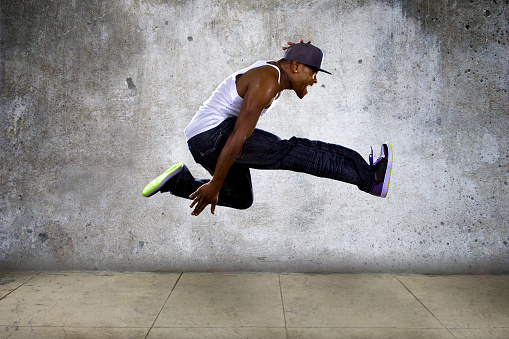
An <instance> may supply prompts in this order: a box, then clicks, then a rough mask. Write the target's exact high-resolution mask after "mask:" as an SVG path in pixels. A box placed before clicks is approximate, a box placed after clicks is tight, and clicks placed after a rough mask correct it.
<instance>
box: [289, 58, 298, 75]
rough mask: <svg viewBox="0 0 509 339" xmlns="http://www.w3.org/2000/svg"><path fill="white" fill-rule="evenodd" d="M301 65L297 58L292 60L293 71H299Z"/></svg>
mask: <svg viewBox="0 0 509 339" xmlns="http://www.w3.org/2000/svg"><path fill="white" fill-rule="evenodd" d="M299 65H300V63H299V62H298V61H296V60H294V61H292V65H291V67H292V68H291V69H292V73H297V71H298V70H299Z"/></svg>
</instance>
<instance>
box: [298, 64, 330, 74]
mask: <svg viewBox="0 0 509 339" xmlns="http://www.w3.org/2000/svg"><path fill="white" fill-rule="evenodd" d="M303 65H306V66H308V67H309V68H311V69H312V70H314V71H316V72H324V73H327V74H330V75H332V73H331V72H329V71H326V70H324V69H321V68H316V67H315V66H311V65H307V64H303Z"/></svg>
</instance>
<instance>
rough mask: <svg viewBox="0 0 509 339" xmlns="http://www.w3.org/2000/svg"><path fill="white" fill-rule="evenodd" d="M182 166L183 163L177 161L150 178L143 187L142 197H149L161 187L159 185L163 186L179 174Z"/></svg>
mask: <svg viewBox="0 0 509 339" xmlns="http://www.w3.org/2000/svg"><path fill="white" fill-rule="evenodd" d="M183 166H184V164H183V163H181V162H179V163H178V164H176V165H174V166H173V167H171V168H169V169H168V170H166V171H165V172H164V173H163V174H161V175H160V176H158V177H157V178H155V179H154V180H152V181H151V182H150V183H149V184H148V185H147V186H145V188H144V189H143V193H142V194H143V196H144V197H147V198H148V197H150V196H152V195H154V194H156V193H157V192H159V190H160V189H161V187H163V186H164V184H166V183H167V182H168V180H170V179H171V178H173V177H174V176H176V175H177V174H179V173H180V172H181V171H182V167H183Z"/></svg>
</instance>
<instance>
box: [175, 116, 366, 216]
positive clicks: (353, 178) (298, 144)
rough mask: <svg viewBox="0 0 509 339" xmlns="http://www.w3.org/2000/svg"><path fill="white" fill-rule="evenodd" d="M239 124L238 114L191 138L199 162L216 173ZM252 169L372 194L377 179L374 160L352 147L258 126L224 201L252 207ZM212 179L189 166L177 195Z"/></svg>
mask: <svg viewBox="0 0 509 339" xmlns="http://www.w3.org/2000/svg"><path fill="white" fill-rule="evenodd" d="M235 122H236V118H229V119H226V120H225V121H223V122H222V123H221V124H220V125H219V126H217V127H215V128H213V129H211V130H209V131H206V132H203V133H201V134H198V135H196V136H194V137H192V138H191V139H189V141H188V146H189V150H190V151H191V154H192V155H193V157H194V159H195V160H196V162H197V163H199V164H200V165H202V166H203V167H204V168H205V169H206V170H207V171H208V172H209V173H210V174H211V175H213V174H214V169H215V167H216V163H217V159H218V157H219V154H220V153H221V150H222V149H223V146H224V145H225V143H226V140H227V139H228V137H229V135H230V134H231V133H232V131H233V127H234V126H235ZM250 168H255V169H266V170H289V171H295V172H303V173H308V174H311V175H314V176H318V177H323V178H330V179H335V180H339V181H343V182H346V183H350V184H354V185H356V186H357V187H359V189H361V190H362V191H364V192H369V190H370V189H371V185H372V183H373V181H374V178H375V174H374V171H373V169H372V168H371V167H370V166H369V164H368V163H367V162H366V161H365V160H364V158H363V157H362V156H361V155H360V154H359V153H357V152H355V151H353V150H351V149H348V148H345V147H343V146H339V145H334V144H328V143H325V142H321V141H312V140H308V139H303V138H296V137H293V138H290V139H288V140H281V139H280V138H279V137H277V136H275V135H274V134H271V133H268V132H266V131H263V130H260V129H255V130H254V131H253V134H251V136H250V137H249V138H248V139H247V140H246V142H245V143H244V146H243V147H242V151H241V152H240V154H239V156H238V157H237V159H236V160H235V162H234V164H233V165H232V167H231V168H230V170H229V171H228V174H227V176H226V179H225V181H224V183H223V187H222V188H221V191H220V192H219V200H218V205H221V206H228V207H233V208H237V209H245V208H248V207H250V206H251V205H252V203H253V189H252V185H251V175H250V172H249V169H250ZM208 181H209V179H196V178H194V177H193V176H192V175H191V173H190V172H189V170H188V169H187V167H185V166H184V168H183V170H182V172H181V173H180V175H179V176H178V180H177V181H176V184H175V187H173V188H172V189H171V193H172V194H174V195H176V196H179V197H183V198H189V195H190V194H191V193H193V192H194V191H196V190H197V189H198V187H200V186H201V185H203V184H204V183H207V182H208Z"/></svg>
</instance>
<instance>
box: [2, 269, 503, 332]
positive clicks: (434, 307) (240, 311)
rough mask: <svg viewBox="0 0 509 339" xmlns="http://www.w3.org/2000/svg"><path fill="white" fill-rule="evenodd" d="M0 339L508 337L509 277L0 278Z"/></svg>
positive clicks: (46, 274) (74, 275)
mask: <svg viewBox="0 0 509 339" xmlns="http://www.w3.org/2000/svg"><path fill="white" fill-rule="evenodd" d="M0 338H504V339H507V338H509V276H439V277H429V276H415V275H412V276H399V275H300V274H292V275H279V274H198V273H183V274H175V273H172V274H163V273H106V272H93V273H92V272H72V273H70V272H58V273H57V272H0Z"/></svg>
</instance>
